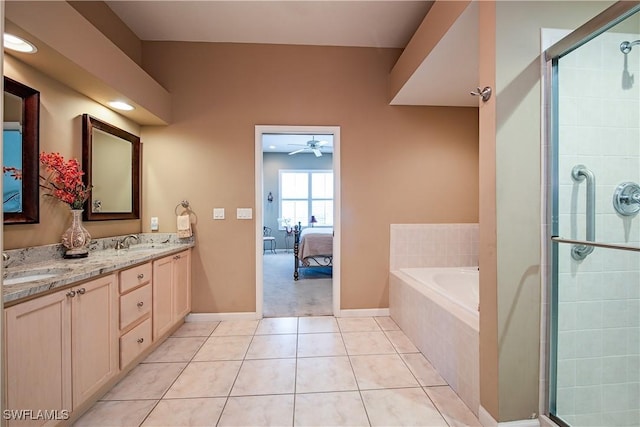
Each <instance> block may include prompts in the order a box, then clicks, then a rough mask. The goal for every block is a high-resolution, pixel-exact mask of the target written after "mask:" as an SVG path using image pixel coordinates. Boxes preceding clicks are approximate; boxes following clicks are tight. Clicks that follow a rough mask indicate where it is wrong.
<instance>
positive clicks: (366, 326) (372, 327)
mask: <svg viewBox="0 0 640 427" xmlns="http://www.w3.org/2000/svg"><path fill="white" fill-rule="evenodd" d="M337 320H338V326H340V331H342V332H373V331H381V329H380V326H378V322H376V321H375V320H374V319H373V317H338V318H337Z"/></svg>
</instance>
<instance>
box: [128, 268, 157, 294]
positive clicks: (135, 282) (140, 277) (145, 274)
mask: <svg viewBox="0 0 640 427" xmlns="http://www.w3.org/2000/svg"><path fill="white" fill-rule="evenodd" d="M151 270H152V269H151V263H150V262H148V263H146V264H142V265H139V266H137V267H133V268H130V269H128V270H124V271H121V272H120V293H125V292H127V291H129V290H131V289H133V288H136V287H138V286H142V285H144V284H147V283H149V282H150V281H151Z"/></svg>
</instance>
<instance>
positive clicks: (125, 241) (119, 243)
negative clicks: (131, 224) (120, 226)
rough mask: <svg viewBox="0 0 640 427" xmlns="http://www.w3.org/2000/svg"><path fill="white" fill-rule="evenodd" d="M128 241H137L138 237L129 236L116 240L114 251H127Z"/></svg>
mask: <svg viewBox="0 0 640 427" xmlns="http://www.w3.org/2000/svg"><path fill="white" fill-rule="evenodd" d="M129 239H136V240H138V236H136V235H135V234H129V235H128V236H125V237H123V238H122V240H118V241H117V242H116V247H115V248H116V250H119V249H128V248H129Z"/></svg>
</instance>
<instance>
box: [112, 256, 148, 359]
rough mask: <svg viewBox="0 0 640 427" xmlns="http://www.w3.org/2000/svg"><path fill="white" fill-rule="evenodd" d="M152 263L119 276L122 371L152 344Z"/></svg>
mask: <svg viewBox="0 0 640 427" xmlns="http://www.w3.org/2000/svg"><path fill="white" fill-rule="evenodd" d="M152 271H153V269H152V267H151V263H150V262H147V263H145V264H142V265H139V266H136V267H133V268H129V269H127V270H124V271H121V272H120V368H121V369H124V368H125V367H126V366H127V365H129V363H131V362H132V361H133V360H134V359H135V358H136V357H138V356H139V355H140V354H141V353H142V352H144V351H145V350H146V349H147V348H149V346H150V345H151V343H152V336H151V316H152V311H151V307H152V306H153V302H152V294H153V289H152V287H153V283H152Z"/></svg>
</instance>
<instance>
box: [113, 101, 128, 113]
mask: <svg viewBox="0 0 640 427" xmlns="http://www.w3.org/2000/svg"><path fill="white" fill-rule="evenodd" d="M109 105H110V106H112V107H113V108H116V109H118V110H123V111H131V110H133V106H132V105H129V104H127V103H126V102H123V101H111V102H110V103H109Z"/></svg>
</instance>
